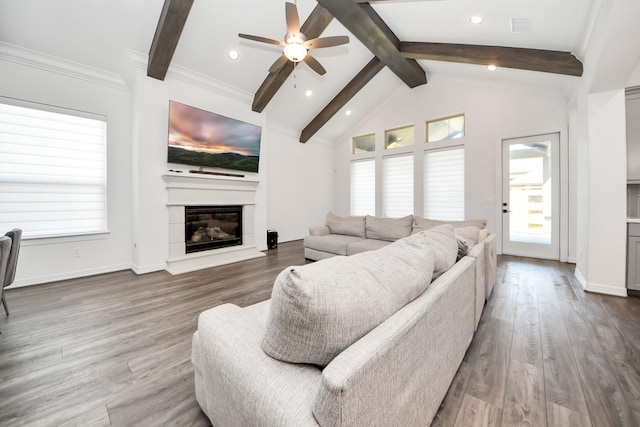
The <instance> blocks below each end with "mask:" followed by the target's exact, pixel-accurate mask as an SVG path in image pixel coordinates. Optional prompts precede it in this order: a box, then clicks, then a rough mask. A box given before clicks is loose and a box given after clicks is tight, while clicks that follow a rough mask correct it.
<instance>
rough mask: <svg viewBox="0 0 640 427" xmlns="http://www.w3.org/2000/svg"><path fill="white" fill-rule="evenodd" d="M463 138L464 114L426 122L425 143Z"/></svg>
mask: <svg viewBox="0 0 640 427" xmlns="http://www.w3.org/2000/svg"><path fill="white" fill-rule="evenodd" d="M463 136H464V114H458V115H455V116H449V117H443V118H441V119H436V120H430V121H427V142H436V141H442V140H445V139H455V138H462V137H463Z"/></svg>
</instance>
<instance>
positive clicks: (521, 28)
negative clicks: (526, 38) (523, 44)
mask: <svg viewBox="0 0 640 427" xmlns="http://www.w3.org/2000/svg"><path fill="white" fill-rule="evenodd" d="M511 32H512V33H514V34H531V19H529V18H511Z"/></svg>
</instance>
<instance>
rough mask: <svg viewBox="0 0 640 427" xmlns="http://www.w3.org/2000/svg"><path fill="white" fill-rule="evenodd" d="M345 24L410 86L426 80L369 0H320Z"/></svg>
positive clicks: (319, 0) (418, 66) (417, 65)
mask: <svg viewBox="0 0 640 427" xmlns="http://www.w3.org/2000/svg"><path fill="white" fill-rule="evenodd" d="M318 3H319V4H321V5H322V6H324V7H325V9H327V10H328V11H329V12H330V13H331V14H332V15H333V16H334V17H335V18H336V19H337V20H338V21H340V22H341V23H342V25H344V26H345V28H347V30H349V31H350V32H351V33H352V34H353V35H354V36H356V37H357V38H358V39H359V40H360V41H361V42H362V43H363V44H364V45H365V46H366V47H367V48H368V49H369V50H370V51H371V52H372V53H373V54H374V55H375V56H377V57H378V58H379V59H380V61H382V63H384V64H385V65H386V66H387V67H389V69H391V70H392V71H393V72H394V73H395V74H396V75H397V76H398V77H400V79H401V80H402V81H403V82H405V83H406V84H407V86H409V87H416V86H419V85H422V84H425V83H426V82H427V75H426V73H425V72H424V70H423V69H422V67H420V64H418V62H417V61H415V60H414V59H407V58H405V57H404V56H402V54H401V53H400V40H398V38H397V37H396V36H395V34H393V31H391V29H390V28H389V27H388V26H387V24H385V23H384V21H383V20H382V18H380V16H379V15H378V14H377V13H376V11H375V10H374V9H373V7H371V5H370V4H367V3H361V4H358V3H356V1H355V0H318Z"/></svg>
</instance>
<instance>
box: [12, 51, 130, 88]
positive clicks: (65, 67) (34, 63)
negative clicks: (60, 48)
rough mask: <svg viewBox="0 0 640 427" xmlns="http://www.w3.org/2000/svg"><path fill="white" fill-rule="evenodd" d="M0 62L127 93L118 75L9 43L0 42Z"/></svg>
mask: <svg viewBox="0 0 640 427" xmlns="http://www.w3.org/2000/svg"><path fill="white" fill-rule="evenodd" d="M0 60H4V61H9V62H14V63H16V64H20V65H26V66H27V67H32V68H37V69H40V70H43V71H48V72H50V73H56V74H60V75H63V76H66V77H71V78H74V79H79V80H84V81H87V82H91V83H95V84H99V85H102V86H106V87H110V88H114V89H118V90H124V91H127V92H128V91H129V88H128V87H127V85H126V84H125V82H124V80H123V79H122V77H120V76H119V75H118V74H115V73H110V72H108V71H104V70H101V69H99V68H94V67H90V66H88V65H84V64H80V63H78V62H74V61H69V60H67V59H63V58H60V57H57V56H53V55H48V54H46V53H42V52H38V51H35V50H31V49H27V48H24V47H21V46H16V45H13V44H10V43H5V42H0Z"/></svg>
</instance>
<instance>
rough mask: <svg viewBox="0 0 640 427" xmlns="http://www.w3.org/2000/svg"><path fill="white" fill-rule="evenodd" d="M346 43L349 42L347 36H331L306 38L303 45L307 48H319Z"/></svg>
mask: <svg viewBox="0 0 640 427" xmlns="http://www.w3.org/2000/svg"><path fill="white" fill-rule="evenodd" d="M347 43H349V36H331V37H322V38H318V39H313V40H307V41H306V42H304V45H305V47H306V48H307V49H320V48H322V47H333V46H340V45H343V44H347Z"/></svg>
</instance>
